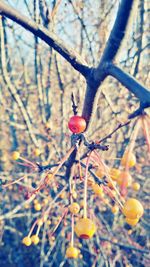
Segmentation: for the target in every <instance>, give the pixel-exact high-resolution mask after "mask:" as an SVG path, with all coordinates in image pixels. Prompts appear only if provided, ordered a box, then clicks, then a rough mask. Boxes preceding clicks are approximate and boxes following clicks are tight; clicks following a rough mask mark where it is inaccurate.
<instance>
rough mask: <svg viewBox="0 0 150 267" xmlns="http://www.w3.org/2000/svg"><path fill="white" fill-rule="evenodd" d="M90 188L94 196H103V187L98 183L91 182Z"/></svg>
mask: <svg viewBox="0 0 150 267" xmlns="http://www.w3.org/2000/svg"><path fill="white" fill-rule="evenodd" d="M92 189H93V192H94V193H95V195H96V196H99V197H103V196H104V192H103V188H102V187H101V186H99V185H98V184H93V185H92Z"/></svg>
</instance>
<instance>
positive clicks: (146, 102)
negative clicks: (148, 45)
mask: <svg viewBox="0 0 150 267" xmlns="http://www.w3.org/2000/svg"><path fill="white" fill-rule="evenodd" d="M107 71H108V74H109V75H111V76H113V77H114V78H116V79H117V80H118V81H119V82H120V83H121V84H122V85H124V86H125V87H126V88H127V89H128V90H129V91H130V92H132V93H133V94H134V95H135V96H136V97H137V98H138V99H139V100H140V103H141V106H142V107H143V109H144V108H146V107H150V91H149V90H148V89H146V88H145V87H144V86H143V85H141V84H140V83H139V82H138V81H137V80H135V79H134V78H133V77H132V76H131V75H129V74H127V73H126V72H125V71H123V70H122V69H120V68H119V67H117V66H115V65H113V64H111V63H108V68H107Z"/></svg>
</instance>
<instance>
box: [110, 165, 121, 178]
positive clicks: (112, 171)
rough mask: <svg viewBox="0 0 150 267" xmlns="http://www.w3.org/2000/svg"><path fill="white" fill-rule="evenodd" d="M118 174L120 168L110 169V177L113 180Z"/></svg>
mask: <svg viewBox="0 0 150 267" xmlns="http://www.w3.org/2000/svg"><path fill="white" fill-rule="evenodd" d="M119 175H120V170H119V169H116V168H112V169H111V170H110V177H111V179H112V180H113V181H117V179H118V177H119Z"/></svg>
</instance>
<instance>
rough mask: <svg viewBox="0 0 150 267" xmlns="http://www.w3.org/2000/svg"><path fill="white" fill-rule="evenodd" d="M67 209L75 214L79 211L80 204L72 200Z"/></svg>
mask: <svg viewBox="0 0 150 267" xmlns="http://www.w3.org/2000/svg"><path fill="white" fill-rule="evenodd" d="M69 210H70V212H71V213H72V214H77V213H78V212H79V211H80V206H79V204H78V203H77V202H73V203H72V204H71V205H70V206H69Z"/></svg>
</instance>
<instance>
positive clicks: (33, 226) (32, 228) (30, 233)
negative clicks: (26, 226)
mask: <svg viewBox="0 0 150 267" xmlns="http://www.w3.org/2000/svg"><path fill="white" fill-rule="evenodd" d="M37 221H38V220H36V221H35V222H34V223H33V225H32V227H31V229H30V232H29V234H28V237H30V236H31V235H32V232H33V230H34V228H35V226H36V224H37Z"/></svg>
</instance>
